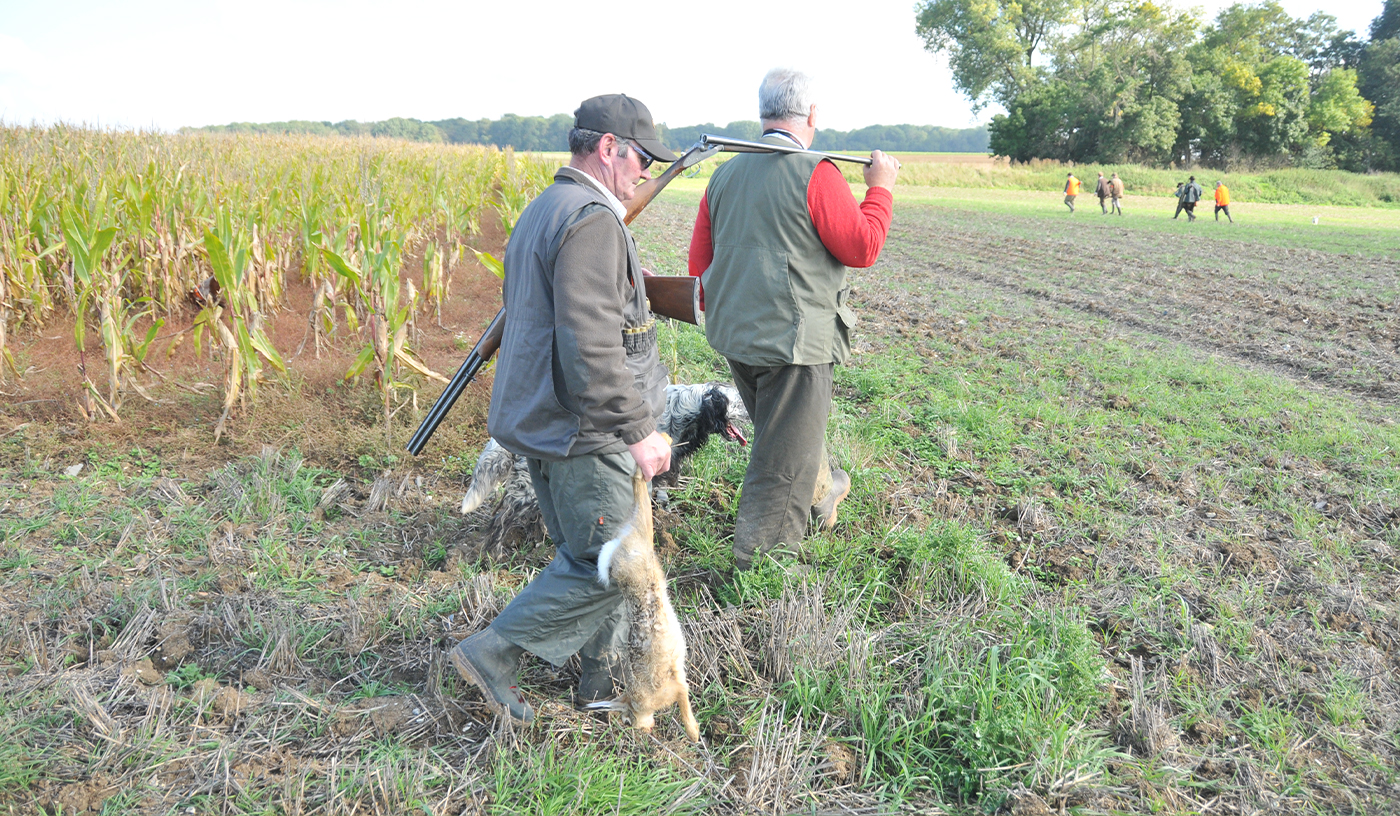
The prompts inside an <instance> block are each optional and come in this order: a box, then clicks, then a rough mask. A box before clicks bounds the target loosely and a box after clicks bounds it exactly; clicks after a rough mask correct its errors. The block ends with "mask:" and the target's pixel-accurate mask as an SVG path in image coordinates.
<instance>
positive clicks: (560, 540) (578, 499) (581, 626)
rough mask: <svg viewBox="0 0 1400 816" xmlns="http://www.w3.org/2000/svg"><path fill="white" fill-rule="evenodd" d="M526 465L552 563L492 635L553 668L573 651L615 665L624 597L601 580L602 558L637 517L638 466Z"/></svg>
mask: <svg viewBox="0 0 1400 816" xmlns="http://www.w3.org/2000/svg"><path fill="white" fill-rule="evenodd" d="M529 463H530V478H531V481H532V482H533V483H534V486H535V495H536V496H538V497H539V500H540V511H541V512H542V513H543V515H544V524H545V527H546V528H548V530H549V536H550V538H552V539H553V540H554V560H553V561H550V562H549V565H548V566H547V567H545V568H544V570H543V571H541V572H540V574H539V575H537V576H535V580H533V581H531V582H530V583H529V584H528V585H526V587H525V588H524V589H523V590H521V591H520V594H519V595H517V596H515V599H514V600H512V601H511V602H510V605H509V606H507V607H506V608H505V609H504V610H502V611H501V614H500V615H498V616H496V619H495V620H494V621H492V622H491V628H492V629H494V630H496V634H498V635H500V636H501V637H503V638H505V639H506V640H509V641H510V642H511V643H514V644H515V645H517V646H519V647H521V648H522V649H524V650H525V651H527V652H530V653H531V654H534V655H536V656H537V657H541V658H544V659H545V660H548V661H549V662H550V663H553V664H554V665H556V666H560V665H563V663H564V662H565V661H567V660H568V659H569V657H570V656H571V655H573V654H574V653H576V652H578V653H581V654H582V656H583V657H584V658H586V659H587V658H592V659H596V660H599V661H602V662H603V663H604V664H611V663H615V662H617V660H618V658H620V657H621V655H622V653H623V649H624V647H625V645H626V637H627V632H626V623H625V620H624V615H623V604H622V595H621V593H619V592H618V590H617V587H616V585H612V586H607V587H605V586H603V585H602V584H601V583H600V582H599V581H598V553H599V551H601V550H602V549H603V545H604V544H606V543H607V542H608V541H610V540H612V539H614V538H616V537H617V535H618V533H620V532H621V530H622V528H623V526H624V525H626V524H627V522H628V521H629V520H630V519H631V518H632V513H633V511H634V509H635V508H634V507H633V502H632V472H633V471H634V470H636V469H637V465H636V462H635V461H634V460H633V459H632V454H631V453H628V452H627V451H622V452H621V453H607V454H599V455H591V456H576V457H572V458H570V459H565V460H563V461H561V462H546V461H543V460H539V459H531V460H529Z"/></svg>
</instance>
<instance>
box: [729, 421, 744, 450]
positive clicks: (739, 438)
mask: <svg viewBox="0 0 1400 816" xmlns="http://www.w3.org/2000/svg"><path fill="white" fill-rule="evenodd" d="M724 432H725V434H727V435H728V436H729V438H730V439H733V440H734V441H735V442H738V443H739V447H741V448H743V447H746V446H748V444H749V440H747V439H745V438H744V435H743V434H741V433H739V429H738V428H736V427H734V424H733V423H730V424H728V425H725V426H724Z"/></svg>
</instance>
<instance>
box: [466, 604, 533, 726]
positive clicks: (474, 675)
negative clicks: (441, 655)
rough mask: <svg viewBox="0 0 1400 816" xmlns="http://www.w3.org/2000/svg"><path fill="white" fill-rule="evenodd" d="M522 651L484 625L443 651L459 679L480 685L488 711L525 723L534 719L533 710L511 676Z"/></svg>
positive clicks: (518, 662) (516, 671)
mask: <svg viewBox="0 0 1400 816" xmlns="http://www.w3.org/2000/svg"><path fill="white" fill-rule="evenodd" d="M524 653H525V650H524V649H522V648H520V647H519V646H516V645H515V644H514V643H511V642H510V641H508V640H506V639H505V638H503V637H501V636H500V635H498V634H496V632H495V630H493V629H492V628H491V627H489V626H488V627H486V628H485V629H482V630H481V631H480V632H477V633H476V634H474V635H472V636H471V637H469V638H467V639H466V640H464V641H462V642H461V643H458V644H457V645H456V646H454V647H453V648H452V649H450V650H448V652H447V655H448V657H450V658H451V659H452V665H453V666H454V667H456V669H457V673H458V674H460V675H462V679H464V680H470V681H471V682H473V683H475V684H476V687H477V688H479V689H481V694H482V696H483V697H485V698H486V704H487V705H488V706H490V707H491V710H492V711H494V712H496V713H497V714H509V715H510V717H511V718H512V719H515V720H519V721H520V722H526V723H527V722H529V721H530V720H532V719H534V717H535V712H534V711H532V710H531V709H530V704H529V703H527V702H525V698H524V697H523V696H521V694H520V688H519V687H518V686H517V685H516V679H515V678H516V674H517V673H518V672H519V671H520V656H521V655H523V654H524Z"/></svg>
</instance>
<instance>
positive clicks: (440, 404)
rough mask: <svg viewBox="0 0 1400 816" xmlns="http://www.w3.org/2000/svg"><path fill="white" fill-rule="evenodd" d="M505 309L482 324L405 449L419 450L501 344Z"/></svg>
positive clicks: (418, 451) (421, 449) (415, 454)
mask: <svg viewBox="0 0 1400 816" xmlns="http://www.w3.org/2000/svg"><path fill="white" fill-rule="evenodd" d="M505 323H506V312H505V310H504V309H502V310H501V311H499V312H496V319H495V320H492V321H491V325H489V326H487V327H486V331H485V333H483V334H482V335H481V339H480V340H478V341H476V345H475V346H472V350H471V353H470V354H468V355H467V359H466V360H464V361H463V362H462V366H461V367H460V368H458V369H457V373H456V374H453V375H452V379H451V380H450V381H448V383H447V387H446V388H444V389H443V390H442V394H441V395H440V396H439V397H438V398H437V400H436V401H435V402H434V403H433V407H431V408H429V409H428V415H427V416H425V417H423V421H422V422H421V423H420V424H419V425H418V430H417V431H414V433H413V438H412V439H409V440H408V445H407V448H408V452H409V453H411V454H413V455H414V456H417V455H418V454H419V453H422V451H423V446H424V445H427V444H428V438H429V437H431V436H432V435H433V431H436V430H437V426H438V425H440V424H442V420H443V418H444V417H446V416H447V412H448V411H451V410H452V406H453V405H456V404H457V398H458V397H460V396H462V391H463V389H465V388H466V387H467V384H468V383H470V382H471V381H472V380H474V379H476V374H477V372H478V371H480V370H481V367H482V366H484V365H486V361H487V360H490V359H491V358H492V357H493V356H494V355H495V354H496V350H497V349H499V348H500V347H501V333H502V331H503V330H504V329H505Z"/></svg>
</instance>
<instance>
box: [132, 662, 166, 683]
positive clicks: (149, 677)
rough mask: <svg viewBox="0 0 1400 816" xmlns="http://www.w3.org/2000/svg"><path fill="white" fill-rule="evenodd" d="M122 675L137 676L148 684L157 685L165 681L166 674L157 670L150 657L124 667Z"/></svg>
mask: <svg viewBox="0 0 1400 816" xmlns="http://www.w3.org/2000/svg"><path fill="white" fill-rule="evenodd" d="M122 676H123V677H135V678H136V679H137V680H140V681H141V682H142V683H145V684H146V685H148V686H156V685H160V684H161V683H163V682H165V675H164V674H161V673H160V672H159V671H157V670H156V667H155V666H154V665H152V663H151V659H150V658H149V657H148V658H146V659H145V660H139V661H137V662H136V663H133V664H132V665H130V666H127V667H126V668H124V669H122Z"/></svg>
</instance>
